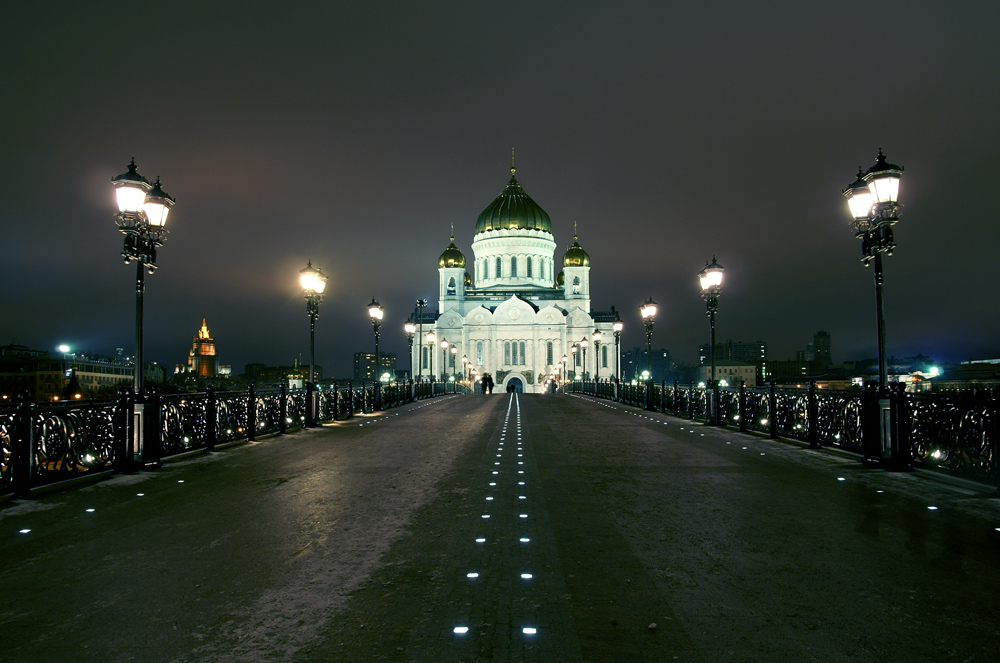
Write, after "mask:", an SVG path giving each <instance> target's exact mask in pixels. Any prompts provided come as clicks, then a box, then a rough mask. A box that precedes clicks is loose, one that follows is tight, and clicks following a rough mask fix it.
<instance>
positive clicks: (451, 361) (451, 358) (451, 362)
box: [448, 352, 456, 368]
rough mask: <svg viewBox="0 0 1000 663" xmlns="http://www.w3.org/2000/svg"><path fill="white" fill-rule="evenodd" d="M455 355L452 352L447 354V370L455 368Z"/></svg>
mask: <svg viewBox="0 0 1000 663" xmlns="http://www.w3.org/2000/svg"><path fill="white" fill-rule="evenodd" d="M455 354H456V353H454V352H449V353H448V368H455Z"/></svg>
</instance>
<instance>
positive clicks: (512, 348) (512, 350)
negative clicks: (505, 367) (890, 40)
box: [510, 343, 520, 366]
mask: <svg viewBox="0 0 1000 663" xmlns="http://www.w3.org/2000/svg"><path fill="white" fill-rule="evenodd" d="M510 363H511V364H514V365H515V366H516V365H517V364H519V363H520V362H518V361H517V343H511V344H510Z"/></svg>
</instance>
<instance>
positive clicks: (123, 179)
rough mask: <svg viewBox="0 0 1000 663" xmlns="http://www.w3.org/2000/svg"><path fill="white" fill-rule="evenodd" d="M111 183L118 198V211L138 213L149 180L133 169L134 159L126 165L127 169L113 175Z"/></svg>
mask: <svg viewBox="0 0 1000 663" xmlns="http://www.w3.org/2000/svg"><path fill="white" fill-rule="evenodd" d="M111 184H113V185H114V187H115V197H116V198H117V199H118V211H120V212H123V213H127V214H138V213H139V212H141V211H142V204H143V203H144V202H145V201H146V192H147V191H149V189H150V185H149V181H148V180H147V179H146V178H145V177H143V176H142V175H140V174H139V173H138V172H137V171H136V169H135V159H132V163H130V164H129V165H128V171H126V172H125V173H123V174H121V175H119V176H118V177H113V178H112V179H111Z"/></svg>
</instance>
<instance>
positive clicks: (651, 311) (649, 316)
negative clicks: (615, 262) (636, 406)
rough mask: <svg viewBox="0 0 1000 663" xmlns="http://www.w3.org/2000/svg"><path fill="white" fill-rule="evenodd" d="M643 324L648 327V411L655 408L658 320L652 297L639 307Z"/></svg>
mask: <svg viewBox="0 0 1000 663" xmlns="http://www.w3.org/2000/svg"><path fill="white" fill-rule="evenodd" d="M639 315H641V316H642V324H644V325H645V326H646V381H647V382H646V409H647V410H652V409H654V408H653V322H654V321H655V320H656V302H654V301H653V298H652V297H650V298H649V299H647V300H646V301H645V302H644V303H643V305H642V306H640V307H639Z"/></svg>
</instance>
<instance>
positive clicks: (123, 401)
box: [114, 387, 133, 474]
mask: <svg viewBox="0 0 1000 663" xmlns="http://www.w3.org/2000/svg"><path fill="white" fill-rule="evenodd" d="M132 410H133V406H132V390H131V389H130V388H128V387H121V388H120V389H119V390H118V405H117V406H116V409H115V425H114V426H115V427H114V454H115V471H116V472H118V473H119V474H128V473H130V472H131V471H132V457H131V454H130V453H129V452H130V451H131V449H132V445H131V444H130V440H131V439H132V436H131V435H129V426H130V424H131V423H132Z"/></svg>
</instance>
